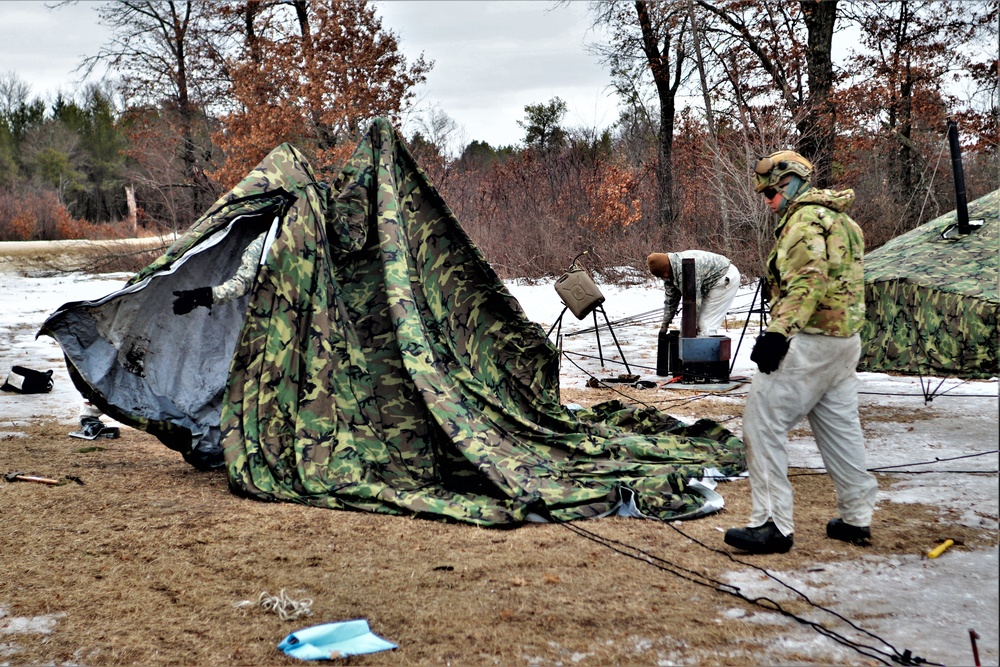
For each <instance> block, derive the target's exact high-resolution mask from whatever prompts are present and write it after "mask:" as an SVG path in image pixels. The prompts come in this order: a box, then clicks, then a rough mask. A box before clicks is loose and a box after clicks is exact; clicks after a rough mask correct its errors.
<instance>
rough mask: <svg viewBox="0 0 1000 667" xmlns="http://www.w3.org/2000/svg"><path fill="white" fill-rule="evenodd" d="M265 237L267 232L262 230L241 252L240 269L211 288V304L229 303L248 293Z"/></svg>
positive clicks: (255, 274) (258, 264) (262, 250)
mask: <svg viewBox="0 0 1000 667" xmlns="http://www.w3.org/2000/svg"><path fill="white" fill-rule="evenodd" d="M266 236H267V230H264V231H263V232H261V234H260V236H258V237H257V238H255V239H254V240H253V241H251V242H250V245H248V246H247V248H246V250H244V251H243V257H242V258H241V259H240V268H238V269H236V273H235V274H233V277H232V278H230V279H229V280H227V281H226V282H224V283H222V284H221V285H216V286H215V287H213V288H212V303H229V302H230V301H235V300H236V299H238V298H240V297H241V296H243V295H244V294H247V293H249V292H250V288H252V287H253V281H254V278H256V277H257V268H258V267H259V266H260V258H261V256H262V254H263V252H264V238H265V237H266Z"/></svg>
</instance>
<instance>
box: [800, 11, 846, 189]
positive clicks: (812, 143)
mask: <svg viewBox="0 0 1000 667" xmlns="http://www.w3.org/2000/svg"><path fill="white" fill-rule="evenodd" d="M800 6H801V7H802V16H803V18H804V19H805V23H806V31H807V50H806V67H807V76H808V83H809V106H808V109H807V110H806V114H807V117H806V122H805V124H804V125H805V128H804V130H805V131H804V132H803V133H802V139H801V143H800V145H799V148H800V150H801V151H802V154H803V155H805V156H806V157H808V158H809V159H810V160H812V162H813V166H814V168H815V172H814V176H813V182H814V183H815V184H816V185H817V186H818V187H821V188H826V187H829V186H830V185H831V183H832V177H833V174H832V166H833V148H834V146H833V140H834V128H835V116H834V107H833V103H832V102H833V100H832V99H831V97H832V92H833V56H832V50H833V28H834V24H835V23H836V21H837V0H801V2H800Z"/></svg>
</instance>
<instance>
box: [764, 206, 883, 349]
mask: <svg viewBox="0 0 1000 667" xmlns="http://www.w3.org/2000/svg"><path fill="white" fill-rule="evenodd" d="M853 202H854V191H853V190H843V191H840V192H835V191H833V190H816V189H808V190H806V191H805V192H803V193H802V194H800V195H799V196H798V197H796V198H795V199H794V200H792V201H791V202H790V203H789V205H788V210H787V212H786V213H785V214H784V215H783V216H782V218H781V220H780V221H779V222H778V228H777V229H776V230H775V231H774V235H775V238H776V239H777V242H776V243H775V246H774V248H773V249H772V250H771V254H770V256H769V257H768V260H767V282H768V289H769V291H770V297H771V299H770V300H771V322H770V324H769V325H768V327H767V330H768V331H772V332H775V333H780V334H782V335H784V336H792V335H794V334H796V333H798V332H799V331H801V332H803V333H808V334H823V335H826V336H838V337H847V336H852V335H854V334H855V333H857V332H858V331H859V330H860V329H861V325H862V324H863V323H864V318H865V285H864V268H863V265H862V256H863V255H864V249H865V241H864V235H863V234H862V232H861V228H860V227H859V226H858V225H857V223H856V222H854V220H852V219H851V218H850V216H848V215H847V213H846V211H847V209H848V208H850V206H851V204H852V203H853Z"/></svg>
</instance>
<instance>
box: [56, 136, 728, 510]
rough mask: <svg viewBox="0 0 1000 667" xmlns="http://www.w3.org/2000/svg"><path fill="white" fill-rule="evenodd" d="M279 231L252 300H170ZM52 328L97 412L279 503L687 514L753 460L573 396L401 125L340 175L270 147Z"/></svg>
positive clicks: (703, 434) (706, 432)
mask: <svg viewBox="0 0 1000 667" xmlns="http://www.w3.org/2000/svg"><path fill="white" fill-rule="evenodd" d="M269 227H270V228H271V229H272V234H271V236H272V237H273V240H272V241H270V242H269V247H267V248H266V249H265V252H264V255H263V257H262V259H261V264H260V268H259V270H258V272H257V278H256V284H255V286H254V289H253V290H252V291H251V293H250V294H249V295H247V296H246V297H244V298H243V299H242V300H240V301H238V302H233V303H230V304H228V305H226V306H218V305H217V306H214V307H213V309H212V310H211V311H209V310H208V309H205V308H197V309H195V311H193V312H192V313H190V314H188V315H184V316H176V315H173V314H172V313H171V312H170V310H169V308H168V307H164V304H169V302H170V295H171V292H172V291H173V290H177V289H189V288H193V287H197V286H203V285H214V284H218V283H219V282H221V281H222V280H223V279H224V278H226V277H227V276H228V275H229V274H230V273H232V272H233V270H234V268H235V266H236V264H237V263H238V262H239V260H240V256H241V254H242V250H243V248H244V247H246V246H247V245H248V244H249V242H250V240H251V239H253V238H255V237H256V236H257V235H258V234H259V233H260V232H261V230H263V229H268V228H269ZM42 331H43V333H47V334H49V335H51V336H53V337H55V338H56V340H57V341H58V342H59V343H60V344H61V345H62V347H63V350H64V352H65V354H66V358H67V363H68V366H69V369H70V372H71V375H72V376H73V378H74V381H75V382H76V384H77V386H78V388H79V389H80V391H81V392H82V393H83V394H84V395H85V396H87V397H89V398H90V399H91V400H93V401H94V402H95V403H96V404H97V405H98V406H100V407H101V408H102V409H104V410H105V411H106V412H108V413H109V414H111V415H112V416H114V417H115V418H117V419H119V420H121V421H124V422H126V423H129V424H132V425H134V426H137V427H138V428H142V429H145V430H148V431H150V432H152V433H154V434H156V435H157V436H158V437H159V438H160V439H161V440H162V441H163V442H164V443H165V444H166V445H168V446H169V447H172V448H174V449H176V450H178V451H180V452H181V453H182V454H183V455H184V456H185V458H186V459H187V460H188V461H190V462H191V463H193V464H195V465H197V466H199V467H205V468H207V467H212V466H215V465H223V464H224V465H225V467H226V470H227V473H228V476H229V481H230V487H231V488H232V489H233V490H235V491H236V492H239V493H243V494H247V495H249V496H252V497H255V498H259V499H262V500H282V501H293V502H300V503H305V504H309V505H315V506H321V507H329V508H344V509H356V510H367V511H372V512H382V513H389V514H409V513H412V514H419V515H425V516H437V517H443V518H450V519H454V520H459V521H466V522H470V523H476V524H480V525H509V524H517V523H520V522H524V521H529V520H536V519H541V520H571V519H577V518H586V517H593V516H601V515H604V514H607V513H610V512H616V511H617V512H619V513H633V514H642V515H652V516H657V517H661V518H669V517H691V516H696V515H698V514H700V513H702V512H704V511H706V508H707V507H709V506H708V505H707V500H706V498H707V497H709V496H711V495H712V494H711V492H708V491H707V490H705V489H702V488H699V486H698V485H697V484H696V485H691V484H690V483H689V480H690V479H691V478H696V477H698V476H700V475H701V474H702V472H703V471H704V470H705V469H706V468H708V467H711V468H716V469H718V470H720V471H721V472H722V473H724V474H733V473H738V472H740V471H741V470H743V469H744V467H745V460H744V453H743V446H742V443H741V442H740V441H739V440H738V439H737V438H735V437H734V436H733V435H732V434H731V433H729V432H728V431H726V430H725V429H723V428H722V427H721V426H720V425H719V424H717V423H714V422H711V421H708V420H702V421H699V422H696V423H695V424H693V425H685V424H683V423H681V422H679V421H677V420H676V419H673V418H671V417H669V416H668V415H665V414H663V413H660V412H658V411H655V410H651V409H642V410H641V409H637V408H634V407H628V406H625V405H622V404H605V405H602V406H599V407H597V408H595V409H593V410H590V411H587V412H584V413H578V414H574V413H572V412H571V411H569V410H568V409H566V408H565V407H564V406H562V405H561V403H560V397H559V384H558V363H557V362H558V357H557V353H556V350H555V349H554V347H553V346H552V344H551V343H550V342H549V340H548V339H547V337H546V335H545V333H544V331H543V330H542V329H541V327H540V326H539V325H537V324H535V323H533V322H530V321H529V320H527V319H526V317H525V316H524V313H523V311H522V310H521V307H520V305H519V304H518V302H517V301H516V300H515V299H514V298H513V297H512V296H511V295H510V294H509V292H508V291H507V290H506V288H505V287H504V285H503V284H502V282H501V281H500V280H499V278H498V277H497V275H496V274H495V273H494V271H493V270H492V268H491V267H490V265H489V264H488V263H487V262H486V261H485V260H484V258H483V257H482V255H481V254H480V252H479V250H478V249H477V248H476V247H475V246H474V245H473V244H472V243H471V242H470V240H469V238H468V237H467V236H466V234H465V232H464V231H463V230H462V228H461V227H460V226H459V224H458V222H457V221H456V219H455V218H454V216H453V215H452V214H451V212H450V210H449V209H448V207H447V205H446V204H445V203H444V202H443V201H442V199H441V197H440V195H439V194H438V192H437V191H436V190H435V189H434V187H433V186H432V185H431V184H430V183H429V182H428V180H427V178H426V177H425V176H424V174H423V173H422V172H421V170H420V169H419V168H418V167H417V165H416V164H415V162H414V161H413V158H412V157H411V156H410V154H409V153H408V152H407V150H406V148H405V147H404V146H403V145H402V144H401V143H400V141H399V138H398V136H397V135H396V133H395V131H394V130H393V129H392V127H391V126H389V125H388V124H387V123H386V122H385V121H377V122H376V123H374V124H373V126H372V128H371V130H370V131H369V132H368V134H367V135H366V137H365V138H364V139H363V141H362V142H361V144H360V145H359V147H358V149H357V151H356V152H355V153H354V155H353V157H352V158H351V159H350V160H349V162H348V164H347V166H346V167H345V168H344V170H343V172H342V174H341V176H340V177H339V178H338V179H337V181H336V182H335V183H333V185H332V187H326V186H324V185H323V184H320V183H317V182H316V180H315V178H314V176H313V174H312V171H311V170H310V167H309V166H308V164H307V163H306V162H305V160H304V159H303V157H302V155H301V154H300V153H299V152H298V151H297V150H296V149H294V148H293V147H291V146H288V145H283V146H281V147H279V148H277V149H275V150H274V151H273V152H272V153H271V154H270V155H269V156H268V157H267V158H265V159H264V161H263V162H262V163H261V164H260V165H259V166H258V167H257V168H256V169H255V170H254V171H253V172H251V173H250V174H249V175H248V176H247V178H246V179H244V180H243V181H242V182H241V183H240V184H239V185H238V186H237V187H236V188H235V189H234V190H233V191H231V192H230V193H228V194H227V195H225V196H224V197H223V198H222V199H221V200H220V201H219V202H217V204H216V205H215V206H214V208H213V209H212V210H210V211H209V212H208V213H207V214H206V215H204V216H203V217H202V218H201V219H200V220H198V221H197V222H196V223H195V224H194V225H193V226H192V228H191V229H190V230H188V232H187V233H186V234H185V235H184V236H183V237H182V238H181V239H180V240H179V241H178V242H177V243H175V244H174V245H173V246H172V247H171V248H170V249H169V250H168V251H167V253H166V254H165V255H164V256H163V257H161V258H159V259H158V260H156V261H155V262H154V263H153V264H152V265H150V266H149V267H147V268H146V269H144V270H143V271H141V272H139V273H138V274H137V275H136V276H135V277H133V278H132V279H131V280H130V281H129V282H128V284H127V285H126V287H125V288H124V289H122V290H120V291H118V292H116V293H114V294H111V295H108V296H107V297H105V298H103V299H100V300H97V301H93V302H84V303H72V304H66V305H65V306H63V307H61V308H60V309H59V310H58V311H56V312H55V313H54V314H53V315H52V316H50V318H49V319H48V320H47V321H46V322H45V325H44V327H43V330H42Z"/></svg>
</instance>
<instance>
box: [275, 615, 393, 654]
mask: <svg viewBox="0 0 1000 667" xmlns="http://www.w3.org/2000/svg"><path fill="white" fill-rule="evenodd" d="M278 648H279V649H280V650H282V651H284V652H285V655H290V656H292V657H293V658H298V659H300V660H332V659H335V658H346V657H347V656H349V655H361V654H364V653H377V652H378V651H387V650H389V649H393V648H396V645H395V644H393V643H391V642H387V641H386V640H384V639H382V638H381V637H379V636H378V635H376V634H374V633H373V632H372V631H371V629H370V628H369V627H368V621H366V620H365V619H363V618H360V619H357V620H354V621H342V622H340V623H324V624H322V625H314V626H312V627H309V628H303V629H302V630H297V631H296V632H293V633H292V634H290V635H288V636H287V637H285V638H284V639H282V640H281V643H280V644H278Z"/></svg>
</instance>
